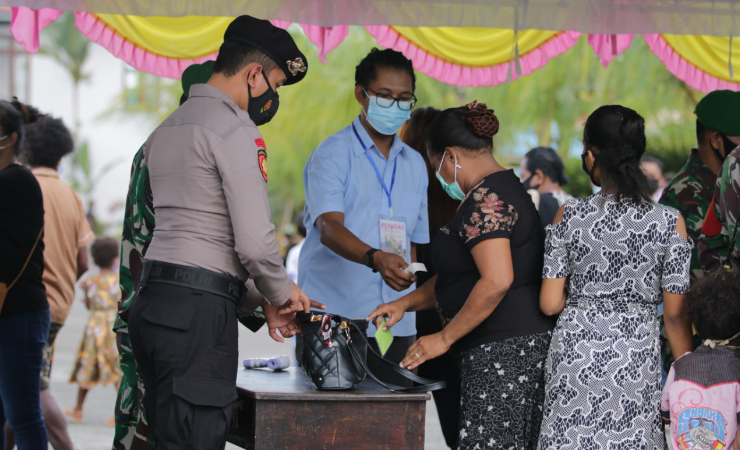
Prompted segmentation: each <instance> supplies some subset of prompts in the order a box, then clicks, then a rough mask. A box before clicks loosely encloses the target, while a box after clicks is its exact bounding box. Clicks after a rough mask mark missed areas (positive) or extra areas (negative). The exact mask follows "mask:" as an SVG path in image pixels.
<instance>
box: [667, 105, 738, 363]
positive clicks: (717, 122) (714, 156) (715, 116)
mask: <svg viewBox="0 0 740 450" xmlns="http://www.w3.org/2000/svg"><path fill="white" fill-rule="evenodd" d="M694 113H695V114H696V139H697V144H698V146H697V148H695V149H692V150H691V153H690V154H689V157H688V160H687V161H686V164H685V165H684V166H683V167H682V168H681V170H680V171H679V172H678V174H677V175H676V176H675V177H674V178H673V179H672V180H671V181H670V183H668V186H667V187H666V188H665V190H664V191H663V195H662V196H661V198H660V203H661V204H663V205H666V206H671V207H673V208H676V209H677V210H678V211H679V212H680V213H681V215H682V216H683V217H684V219H685V221H686V232H687V234H688V235H689V237H690V238H691V239H692V240H693V241H694V248H693V249H692V251H691V269H692V278H694V277H697V276H701V273H702V272H701V265H700V262H699V251H698V243H699V242H700V238H701V234H702V224H703V223H704V217H705V216H706V215H707V212H708V211H709V210H710V208H711V206H710V205H711V203H712V197H713V196H714V190H715V189H714V186H715V182H716V180H717V173H718V172H719V171H720V168H721V167H722V162H723V161H724V160H725V157H726V155H727V153H729V152H730V151H731V150H732V149H733V148H735V145H736V144H734V143H733V141H732V139H735V135H738V134H740V128H739V127H738V125H740V93H737V92H733V91H714V92H710V93H709V94H707V95H706V96H705V97H704V98H703V99H701V101H700V102H699V103H698V104H697V105H696V109H695V110H694ZM661 337H662V339H661V344H662V345H661V350H662V353H663V366H664V368H665V370H666V371H668V370H669V369H670V365H671V364H672V363H673V354H672V353H671V349H670V347H669V346H668V340H667V339H666V334H665V327H664V326H663V320H662V318H661ZM698 339H699V338H698V337H695V343H696V344H700V343H701V342H700V341H698Z"/></svg>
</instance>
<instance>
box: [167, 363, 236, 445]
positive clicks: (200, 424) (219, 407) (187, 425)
mask: <svg viewBox="0 0 740 450" xmlns="http://www.w3.org/2000/svg"><path fill="white" fill-rule="evenodd" d="M172 393H173V394H174V399H173V404H172V410H171V413H170V422H171V423H170V424H169V428H170V429H171V430H175V429H176V430H178V433H177V434H178V436H177V438H178V442H177V443H176V444H177V448H188V449H190V448H192V449H209V448H215V447H214V445H218V443H219V442H221V440H225V439H226V433H227V432H228V429H229V424H230V421H231V405H232V403H233V402H234V401H236V399H237V395H236V385H235V384H234V382H232V381H224V380H216V379H212V378H203V377H177V378H174V379H173V380H172Z"/></svg>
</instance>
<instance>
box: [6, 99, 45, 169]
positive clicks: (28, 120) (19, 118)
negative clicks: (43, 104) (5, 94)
mask: <svg viewBox="0 0 740 450" xmlns="http://www.w3.org/2000/svg"><path fill="white" fill-rule="evenodd" d="M38 118H39V112H38V110H37V109H36V108H34V107H33V106H28V105H24V104H23V103H21V102H19V101H18V99H17V98H15V97H13V98H12V99H11V100H10V101H9V102H8V101H5V100H0V126H2V127H3V131H4V134H5V135H7V136H10V135H11V134H13V133H15V134H16V135H17V136H18V139H16V141H15V148H14V151H15V154H16V156H18V154H20V152H21V148H22V144H23V135H24V125H28V124H32V123H34V122H36V121H37V120H38Z"/></svg>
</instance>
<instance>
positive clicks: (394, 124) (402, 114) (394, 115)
mask: <svg viewBox="0 0 740 450" xmlns="http://www.w3.org/2000/svg"><path fill="white" fill-rule="evenodd" d="M365 95H367V93H366V94H365ZM368 98H370V106H369V107H368V108H367V112H365V116H366V117H367V121H368V122H369V123H370V125H371V126H372V127H373V128H375V131H377V132H378V133H380V134H383V135H386V136H392V135H394V134H396V133H397V132H398V130H399V129H400V128H401V125H403V123H404V122H406V121H407V120H409V119H410V118H411V111H404V110H402V109H401V108H399V107H398V102H396V103H394V104H393V105H391V107H390V108H382V107H380V106H378V104H377V102H376V98H375V97H373V96H368ZM363 112H364V111H363Z"/></svg>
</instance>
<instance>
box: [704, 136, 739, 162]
mask: <svg viewBox="0 0 740 450" xmlns="http://www.w3.org/2000/svg"><path fill="white" fill-rule="evenodd" d="M719 136H720V137H721V138H722V146H723V147H724V148H725V156H722V154H721V153H720V152H719V149H718V148H714V147H712V151H713V152H714V154H715V155H716V156H717V159H719V161H720V162H724V161H725V159H727V155H729V154H730V152H732V151H733V150H734V149H735V147H737V144H735V143H734V142H732V141H731V140H729V139H728V138H727V136H725V135H724V134H720V135H719ZM710 147H711V144H710Z"/></svg>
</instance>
